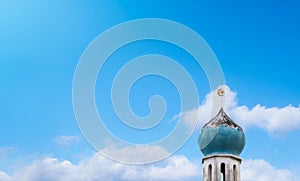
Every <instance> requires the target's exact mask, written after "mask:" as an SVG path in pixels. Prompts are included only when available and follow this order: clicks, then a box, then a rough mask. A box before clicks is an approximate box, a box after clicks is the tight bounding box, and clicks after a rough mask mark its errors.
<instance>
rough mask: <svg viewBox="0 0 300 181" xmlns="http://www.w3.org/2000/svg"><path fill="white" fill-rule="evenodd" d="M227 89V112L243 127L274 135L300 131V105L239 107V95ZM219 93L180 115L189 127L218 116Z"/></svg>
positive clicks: (215, 92)
mask: <svg viewBox="0 0 300 181" xmlns="http://www.w3.org/2000/svg"><path fill="white" fill-rule="evenodd" d="M223 87H225V110H226V112H227V113H228V114H229V116H230V117H231V118H232V119H233V120H235V121H236V122H238V124H240V125H241V126H242V127H252V126H255V127H259V128H262V129H264V130H266V131H268V132H269V133H270V134H272V135H283V134H286V133H287V132H289V131H293V130H297V129H300V105H298V107H294V106H292V105H287V106H285V107H281V108H279V107H266V106H262V105H260V104H257V105H256V106H254V107H253V108H249V107H247V106H245V105H242V106H239V105H238V101H237V93H236V92H233V91H232V90H230V88H229V87H228V86H223ZM216 94H217V91H216V90H214V91H212V92H210V93H209V94H207V95H206V98H205V101H204V102H203V104H201V105H200V106H199V107H198V108H195V109H193V110H190V111H186V112H183V113H181V114H180V115H179V117H181V118H182V120H183V121H185V122H186V123H187V125H189V122H191V120H195V119H198V120H199V126H202V125H203V124H204V123H205V122H207V121H208V120H210V119H211V118H212V116H213V115H215V114H216V112H217V111H218V110H217V106H215V105H216V104H215V103H216V102H217V103H218V102H220V100H218V97H217V98H216V96H214V95H216Z"/></svg>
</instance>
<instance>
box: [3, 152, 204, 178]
mask: <svg viewBox="0 0 300 181" xmlns="http://www.w3.org/2000/svg"><path fill="white" fill-rule="evenodd" d="M200 171H201V170H200V164H199V163H192V162H190V161H189V160H188V159H187V158H186V157H185V156H172V157H170V158H169V159H167V160H165V161H164V162H159V163H156V164H152V165H140V166H133V165H126V164H120V163H117V162H114V161H111V160H109V159H107V158H104V157H103V156H101V155H99V154H95V155H93V156H92V157H90V158H87V159H85V160H82V161H80V162H79V163H78V164H73V163H71V162H70V161H68V160H61V161H60V160H58V159H57V158H51V157H47V158H44V159H42V160H37V161H34V162H33V163H32V164H31V165H29V166H26V167H24V168H21V169H19V170H17V171H16V172H15V173H14V174H13V175H12V176H8V175H7V174H6V173H4V172H0V180H1V181H19V180H21V181H53V180H55V181H99V180H105V181H110V180H113V181H115V180H124V181H127V180H130V181H134V180H160V181H161V180H192V179H193V178H200Z"/></svg>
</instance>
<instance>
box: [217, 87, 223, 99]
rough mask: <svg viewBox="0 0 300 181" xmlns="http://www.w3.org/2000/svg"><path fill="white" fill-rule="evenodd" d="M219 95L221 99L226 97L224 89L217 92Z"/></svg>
mask: <svg viewBox="0 0 300 181" xmlns="http://www.w3.org/2000/svg"><path fill="white" fill-rule="evenodd" d="M217 93H218V95H219V96H221V97H222V96H224V95H225V91H224V90H223V89H218V92H217Z"/></svg>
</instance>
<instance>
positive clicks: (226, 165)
mask: <svg viewBox="0 0 300 181" xmlns="http://www.w3.org/2000/svg"><path fill="white" fill-rule="evenodd" d="M198 144H199V147H200V150H201V152H202V153H203V154H204V157H203V158H202V164H203V176H202V180H203V181H240V180H241V179H240V164H241V161H242V159H241V158H240V157H239V155H240V153H241V152H242V151H243V148H244V146H245V134H244V132H243V129H242V128H241V127H240V126H239V125H237V124H236V123H235V122H234V121H232V120H231V119H230V118H229V117H228V116H227V115H226V113H225V112H224V109H223V108H221V109H220V111H219V113H218V114H217V115H216V116H215V117H214V118H212V119H211V120H210V121H209V122H208V123H206V124H205V125H204V126H203V128H202V130H201V134H200V136H199V141H198Z"/></svg>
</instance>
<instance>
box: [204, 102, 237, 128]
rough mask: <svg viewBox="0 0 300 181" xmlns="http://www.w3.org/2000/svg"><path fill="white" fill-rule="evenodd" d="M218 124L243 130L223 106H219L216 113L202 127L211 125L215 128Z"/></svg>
mask: <svg viewBox="0 0 300 181" xmlns="http://www.w3.org/2000/svg"><path fill="white" fill-rule="evenodd" d="M219 126H229V127H231V128H239V129H241V130H243V129H242V128H241V127H240V126H239V125H238V124H236V123H235V122H234V121H233V120H232V119H230V117H229V116H227V114H226V113H225V111H224V108H223V107H221V108H220V110H219V112H218V114H217V115H216V116H215V117H213V118H212V119H211V120H210V121H209V122H207V123H206V124H205V125H204V126H203V128H206V127H212V128H216V127H219Z"/></svg>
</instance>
